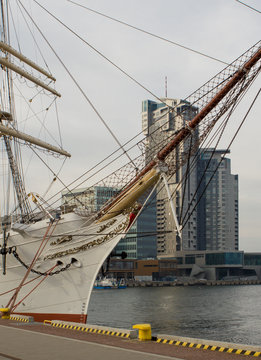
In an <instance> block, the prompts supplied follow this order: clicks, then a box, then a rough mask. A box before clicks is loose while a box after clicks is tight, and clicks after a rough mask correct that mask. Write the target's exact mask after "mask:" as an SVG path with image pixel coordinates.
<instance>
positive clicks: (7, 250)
mask: <svg viewBox="0 0 261 360" xmlns="http://www.w3.org/2000/svg"><path fill="white" fill-rule="evenodd" d="M9 235H10V234H9V233H8V234H6V227H4V231H3V237H4V239H3V240H4V241H3V246H2V247H1V249H0V253H1V254H2V266H3V275H5V274H6V254H7V253H10V249H9V248H7V246H6V245H7V240H8V238H9Z"/></svg>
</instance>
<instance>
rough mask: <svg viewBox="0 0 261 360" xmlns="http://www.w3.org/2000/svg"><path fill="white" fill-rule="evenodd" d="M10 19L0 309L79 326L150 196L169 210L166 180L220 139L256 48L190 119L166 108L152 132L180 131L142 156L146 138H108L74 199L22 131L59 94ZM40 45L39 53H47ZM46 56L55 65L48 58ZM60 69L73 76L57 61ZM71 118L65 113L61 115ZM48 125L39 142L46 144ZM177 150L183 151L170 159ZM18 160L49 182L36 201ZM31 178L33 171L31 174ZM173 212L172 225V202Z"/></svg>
mask: <svg viewBox="0 0 261 360" xmlns="http://www.w3.org/2000/svg"><path fill="white" fill-rule="evenodd" d="M18 3H19V4H20V10H21V11H22V12H23V16H26V17H27V18H28V19H29V20H30V21H32V23H33V25H34V29H35V31H39V32H40V33H41V34H42V32H41V29H40V28H39V27H38V25H37V23H35V22H33V19H32V18H31V14H30V11H28V10H27V9H26V7H24V5H23V3H22V2H20V1H19V2H18ZM11 18H12V13H11V11H10V7H9V1H6V2H5V4H4V3H3V2H1V42H0V51H1V56H0V64H1V73H2V74H1V103H0V141H1V150H2V153H3V156H2V158H1V162H2V163H1V166H2V168H3V170H2V174H4V173H5V174H6V177H4V176H1V180H3V185H1V186H2V187H1V189H2V190H1V206H2V204H3V210H1V211H2V213H1V237H0V244H1V257H2V261H1V277H0V299H1V300H0V304H1V306H2V307H3V308H8V309H9V312H10V313H11V314H22V315H29V316H33V317H34V319H35V321H44V320H51V319H56V320H67V321H75V322H81V323H85V322H86V321H87V315H88V304H89V300H90V296H91V292H92V289H93V286H94V282H95V279H96V277H97V275H98V272H99V270H100V268H101V266H102V264H103V263H104V262H105V260H106V259H107V258H108V256H110V254H111V253H112V251H113V249H114V248H115V246H116V245H117V244H118V243H119V241H120V240H121V239H123V238H124V237H125V236H126V235H127V234H128V232H129V230H130V227H131V224H132V223H133V222H134V221H136V220H137V219H138V217H139V216H140V214H141V213H142V212H143V211H144V209H145V208H146V206H147V205H148V203H149V202H150V200H151V199H152V197H153V196H155V191H157V188H159V187H162V186H165V187H166V189H167V190H168V194H169V201H170V202H172V196H173V194H171V192H170V191H169V188H168V178H169V177H171V176H173V174H175V172H177V171H178V169H179V168H180V167H181V166H183V165H184V164H185V163H186V162H188V161H189V159H190V158H191V157H192V156H196V154H197V153H198V152H199V149H200V146H201V145H202V144H203V143H204V142H206V139H208V138H209V137H211V136H213V131H214V132H218V133H219V134H222V131H223V129H224V127H225V126H226V124H227V122H228V121H229V119H230V116H231V114H232V112H233V110H234V109H235V108H236V106H237V104H238V103H239V102H240V101H241V99H242V97H243V96H244V95H245V93H246V92H247V90H248V89H249V87H250V86H251V84H252V83H253V81H254V80H255V79H256V77H257V76H258V74H259V72H260V68H261V43H260V42H258V43H257V44H255V45H253V46H252V47H251V48H250V49H248V50H247V51H246V52H245V53H244V54H243V55H241V56H240V57H238V58H237V59H236V60H235V61H234V62H233V63H231V64H230V65H228V66H226V68H225V69H224V70H223V71H221V72H220V73H218V74H217V75H216V76H215V77H213V78H212V79H211V80H210V81H208V82H207V83H205V84H204V85H203V86H202V87H200V88H199V89H198V90H197V91H196V92H195V93H193V94H192V95H190V96H189V97H188V98H187V99H186V104H187V106H186V108H185V109H184V111H186V112H190V114H192V115H193V116H191V119H190V120H186V117H184V118H182V117H181V115H182V110H181V111H179V112H177V111H176V105H175V104H172V105H168V111H167V112H165V113H164V114H163V115H162V119H163V120H162V125H161V126H164V117H168V116H169V114H176V115H175V116H176V119H177V121H179V129H178V130H177V131H176V132H175V133H174V134H173V135H172V136H171V137H165V138H161V140H160V141H157V142H155V146H154V147H151V152H150V154H148V149H147V146H146V145H147V142H148V138H146V139H141V140H140V139H139V141H137V143H136V144H135V145H129V143H126V144H124V146H122V145H121V144H120V142H119V141H118V140H117V139H116V141H117V143H118V145H119V150H118V152H115V153H113V154H110V156H109V155H108V157H107V158H106V159H105V160H104V161H103V162H99V163H98V164H97V167H93V168H92V173H90V174H91V175H89V173H88V174H87V176H86V175H85V176H86V177H88V184H89V185H88V188H86V189H85V190H83V192H82V193H81V194H80V195H77V194H75V192H74V191H73V186H74V184H66V183H65V181H64V180H62V179H61V176H60V174H59V171H58V170H57V171H54V170H52V166H51V165H50V164H51V160H50V161H45V160H44V159H45V158H44V157H43V156H42V154H44V156H45V155H46V154H47V155H48V157H50V156H54V158H56V157H62V159H64V158H69V157H70V156H71V155H70V153H69V152H67V151H66V150H64V149H63V147H62V146H61V145H60V144H61V143H56V142H54V143H53V144H52V143H51V140H50V141H45V139H46V137H44V136H41V135H42V131H43V129H44V130H46V131H47V132H48V129H46V128H47V122H46V123H45V120H44V121H43V122H42V123H41V127H40V129H39V130H38V131H36V133H38V134H39V136H38V137H37V136H34V135H32V132H31V131H30V130H33V128H34V127H36V125H37V122H38V120H39V113H40V111H42V112H44V111H45V113H46V114H47V113H49V112H51V111H53V113H52V114H56V113H57V107H58V105H59V99H60V97H61V93H60V91H58V90H56V86H55V81H56V79H55V77H54V76H53V74H51V73H50V71H49V70H48V67H47V66H46V67H45V68H44V67H41V66H39V65H38V64H36V63H35V62H34V61H31V60H30V59H29V58H28V57H27V56H26V55H25V54H23V53H22V52H21V50H20V48H19V47H15V46H13V45H12V40H14V38H15V35H16V34H15V35H11V34H10V25H9V24H10V19H11ZM42 36H43V39H44V41H45V46H48V47H51V44H50V43H49V42H48V40H47V39H46V38H45V37H44V35H43V34H42ZM37 45H38V44H37ZM27 46H29V45H28V44H27ZM25 50H26V48H25ZM53 52H54V55H55V56H56V57H58V58H59V56H58V55H57V53H56V52H55V50H53ZM59 61H60V64H61V66H63V67H64V68H65V69H66V70H67V75H68V76H71V77H72V75H71V73H70V71H69V70H68V69H67V68H66V66H65V65H64V63H63V62H62V60H61V59H60V58H59ZM73 80H75V79H73ZM16 83H18V85H16ZM58 83H59V81H58ZM60 83H61V84H62V83H63V81H60ZM78 87H79V86H78ZM22 88H25V89H24V90H22ZM80 91H82V90H81V89H80ZM17 97H18V103H17V102H16V101H17ZM43 98H46V102H44V100H43ZM21 99H26V101H27V105H28V108H29V109H30V111H28V113H27V117H26V118H27V119H28V118H32V117H33V118H34V119H36V120H35V123H34V124H33V126H32V128H31V129H30V127H29V129H27V130H28V132H27V131H26V128H27V127H26V126H24V120H25V115H24V111H26V110H24V108H23V105H21V104H20V101H21ZM162 101H163V102H164V99H163V100H162ZM35 103H36V104H37V106H38V107H41V108H42V110H39V112H37V111H36V110H35V109H34V107H33V106H34V104H35ZM72 108H73V104H72ZM21 114H23V117H22V118H21ZM72 115H74V114H73V112H72V114H69V116H72ZM44 116H45V115H44ZM98 116H99V117H100V115H98ZM75 118H77V111H76V110H75ZM180 119H183V120H182V121H181V120H180ZM101 120H103V119H101ZM52 126H53V124H51V130H50V131H49V132H50V134H49V135H50V136H49V137H48V139H52V136H51V135H52V131H53V128H52ZM106 126H107V125H106ZM74 130H75V132H76V135H75V139H77V125H76V124H75V129H74V126H72V129H71V132H72V134H71V137H72V138H73V136H74V135H73V131H74ZM110 132H111V131H110ZM157 132H160V127H158V129H156V130H155V132H153V133H152V134H150V135H149V136H151V137H152V138H153V139H155V138H156V137H157ZM112 135H113V137H114V139H113V141H115V136H114V134H112ZM100 146H102V145H100ZM133 148H135V149H136V150H135V151H136V152H134V153H135V154H136V155H135V156H130V155H129V154H128V150H133ZM180 148H182V152H181V151H178V149H180ZM24 151H25V152H28V151H31V152H32V154H33V155H34V157H35V158H38V160H39V162H41V163H43V164H44V165H45V166H46V168H47V169H48V170H49V171H50V173H51V178H52V179H51V180H50V182H49V183H47V184H46V188H47V190H48V191H46V193H45V194H44V195H39V194H38V193H36V192H33V191H31V190H27V186H26V184H27V182H26V179H27V178H29V179H30V182H31V181H32V180H33V178H34V173H33V172H31V173H28V171H27V169H26V168H25V167H24V165H23V152H24ZM86 151H87V149H86ZM90 156H91V151H90V150H89V151H88V157H90ZM119 158H121V159H126V161H125V163H123V161H122V162H119ZM72 161H73V160H72ZM110 169H111V170H110ZM35 171H39V170H38V168H37V167H35ZM77 180H78V179H77ZM54 182H60V184H61V187H62V190H63V191H66V193H68V194H70V198H71V199H73V204H74V205H73V206H72V203H70V201H68V203H66V202H63V203H62V202H61V200H60V196H61V191H62V190H61V191H59V192H57V193H56V194H54V195H53V194H52V195H51V196H50V195H49V187H50V186H51V184H52V183H54ZM91 182H92V183H91ZM78 183H79V181H78ZM94 188H98V189H99V190H100V191H101V192H103V193H104V201H102V203H101V204H100V206H94V204H93V203H92V202H90V204H89V205H88V206H87V205H86V203H84V202H83V201H82V197H83V196H87V195H88V194H90V193H91V192H92V191H93V189H94ZM11 189H12V190H11ZM2 199H3V200H2ZM1 208H2V207H1ZM172 208H173V216H175V211H174V206H173V203H172Z"/></svg>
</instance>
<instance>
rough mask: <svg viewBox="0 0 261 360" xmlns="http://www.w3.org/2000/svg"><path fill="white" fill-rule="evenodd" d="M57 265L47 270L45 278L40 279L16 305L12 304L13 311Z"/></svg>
mask: <svg viewBox="0 0 261 360" xmlns="http://www.w3.org/2000/svg"><path fill="white" fill-rule="evenodd" d="M56 266H58V265H57V264H55V265H54V266H53V267H51V269H49V270H48V271H47V273H46V275H45V276H44V278H43V279H42V280H41V281H39V283H38V284H37V285H35V287H34V288H32V290H31V291H29V293H28V294H26V295H25V296H24V297H23V298H22V299H21V300H20V301H19V302H18V303H17V304H15V305H13V306H12V312H13V311H14V310H15V309H16V308H17V306H18V305H20V304H21V302H22V301H24V299H26V298H27V297H28V296H29V295H30V294H31V293H32V292H33V291H34V290H35V289H36V288H37V287H38V286H39V285H40V284H41V283H42V282H43V281H44V280H45V279H46V278H47V276H48V275H49V274H50V272H51V271H53V269H54V268H56Z"/></svg>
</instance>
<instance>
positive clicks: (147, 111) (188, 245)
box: [142, 98, 197, 257]
mask: <svg viewBox="0 0 261 360" xmlns="http://www.w3.org/2000/svg"><path fill="white" fill-rule="evenodd" d="M196 113H197V109H196V108H195V107H193V106H191V105H190V104H189V103H188V102H186V101H184V100H180V99H169V98H163V99H162V103H158V102H155V101H151V100H146V101H143V103H142V130H143V133H144V134H145V136H147V143H146V147H147V150H146V161H147V162H148V161H150V160H151V159H152V158H153V157H154V156H155V154H156V153H157V151H158V150H159V149H160V147H161V146H162V144H164V143H166V142H167V140H168V139H170V138H171V137H172V136H173V135H174V134H175V132H176V131H177V130H179V129H180V128H182V127H183V126H186V125H187V122H188V121H190V120H191V119H192V118H193V117H194V116H195V115H196ZM196 138H197V133H196V132H195V133H194V134H193V135H192V141H191V140H190V139H188V140H187V141H186V142H185V143H183V144H181V145H180V146H179V147H178V148H177V149H176V150H175V151H174V152H173V156H172V159H171V160H170V161H169V163H168V166H169V167H172V166H173V167H176V166H177V167H178V169H177V171H176V172H175V174H174V175H172V176H171V178H168V184H169V190H170V192H171V193H172V194H174V199H173V201H174V207H175V209H176V215H177V218H178V219H181V218H182V216H183V214H185V213H186V211H187V208H188V204H189V203H190V201H191V200H192V198H191V197H192V195H193V194H194V192H195V189H196V181H197V172H196V167H194V170H191V171H190V172H187V169H186V167H187V166H186V165H183V166H182V165H181V163H182V160H183V159H184V157H185V156H186V154H187V153H188V151H189V147H190V146H191V145H192V144H194V142H195V140H196ZM185 177H186V181H184V182H183V183H184V184H185V185H182V186H181V185H180V181H181V180H182V179H184V178H185ZM194 201H195V200H194ZM156 218H157V232H158V235H157V247H158V249H157V253H158V256H160V257H164V256H167V257H171V256H174V254H175V253H176V252H177V251H182V250H196V248H197V219H196V213H194V214H193V215H192V216H191V217H190V219H189V221H188V222H187V224H186V225H185V227H184V228H183V230H182V237H181V238H180V237H179V235H178V233H177V231H176V229H177V226H176V223H175V221H174V217H173V214H172V211H171V206H170V203H169V201H168V200H167V191H166V188H165V187H164V184H163V183H162V184H161V187H160V188H159V189H158V190H157V197H156Z"/></svg>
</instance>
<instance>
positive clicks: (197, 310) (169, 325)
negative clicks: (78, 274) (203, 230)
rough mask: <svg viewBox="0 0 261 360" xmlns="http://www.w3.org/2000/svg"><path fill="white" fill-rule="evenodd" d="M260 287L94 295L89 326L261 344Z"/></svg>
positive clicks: (111, 292) (176, 288) (135, 291)
mask: <svg viewBox="0 0 261 360" xmlns="http://www.w3.org/2000/svg"><path fill="white" fill-rule="evenodd" d="M260 295H261V286H223V287H207V286H193V287H163V288H128V289H125V290H100V291H94V292H93V294H92V296H91V302H90V306H89V311H88V323H90V324H98V325H108V326H114V327H122V328H127V329H129V328H131V326H132V325H133V324H135V323H140V322H144V323H150V324H151V325H152V331H153V333H155V334H157V333H161V334H175V335H179V336H189V337H194V338H204V339H213V340H220V341H230V342H236V343H245V344H256V345H259V344H260V328H261V320H260V313H261V304H260V301H259V299H260Z"/></svg>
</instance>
